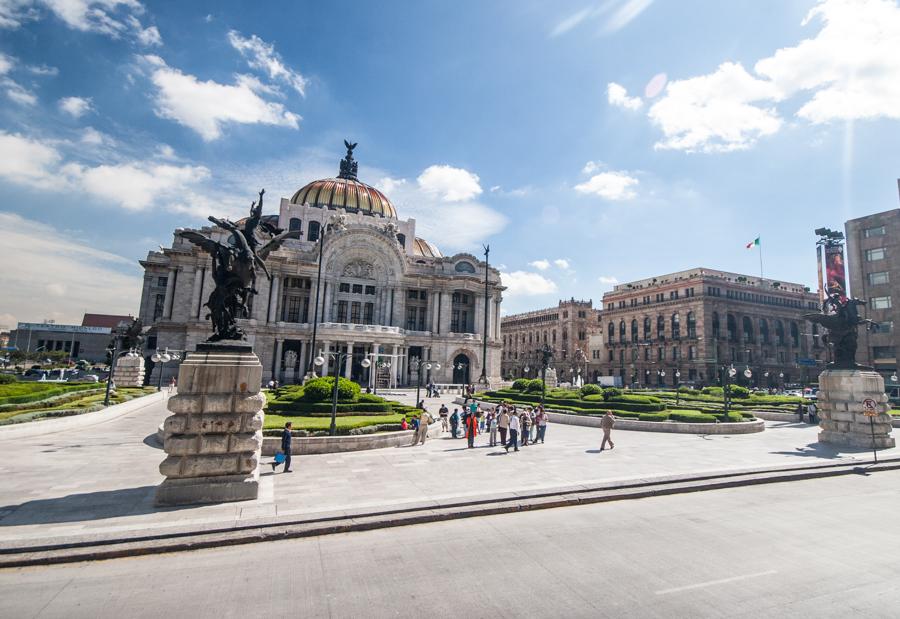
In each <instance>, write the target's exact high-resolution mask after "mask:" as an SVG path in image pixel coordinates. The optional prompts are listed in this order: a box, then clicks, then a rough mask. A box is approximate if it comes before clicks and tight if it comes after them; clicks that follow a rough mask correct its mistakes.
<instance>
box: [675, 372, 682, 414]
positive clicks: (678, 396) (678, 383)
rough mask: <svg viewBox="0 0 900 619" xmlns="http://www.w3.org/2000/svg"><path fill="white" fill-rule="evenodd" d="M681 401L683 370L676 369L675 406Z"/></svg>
mask: <svg viewBox="0 0 900 619" xmlns="http://www.w3.org/2000/svg"><path fill="white" fill-rule="evenodd" d="M680 401H681V371H680V370H678V369H676V370H675V406H678V403H679V402H680Z"/></svg>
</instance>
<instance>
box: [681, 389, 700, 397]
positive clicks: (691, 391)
mask: <svg viewBox="0 0 900 619" xmlns="http://www.w3.org/2000/svg"><path fill="white" fill-rule="evenodd" d="M678 391H679V393H686V394H688V395H700V390H699V389H691V388H690V387H679V388H678Z"/></svg>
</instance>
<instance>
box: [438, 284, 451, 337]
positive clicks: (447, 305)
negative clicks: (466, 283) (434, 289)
mask: <svg viewBox="0 0 900 619" xmlns="http://www.w3.org/2000/svg"><path fill="white" fill-rule="evenodd" d="M452 311H453V293H452V292H450V291H447V292H444V294H442V295H441V333H450V313H451V312H452Z"/></svg>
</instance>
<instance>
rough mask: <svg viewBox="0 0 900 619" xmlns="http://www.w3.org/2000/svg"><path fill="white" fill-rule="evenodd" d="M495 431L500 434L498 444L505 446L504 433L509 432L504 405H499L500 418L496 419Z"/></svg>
mask: <svg viewBox="0 0 900 619" xmlns="http://www.w3.org/2000/svg"><path fill="white" fill-rule="evenodd" d="M497 430H498V431H499V432H500V444H501V445H506V433H507V432H508V431H509V413H508V412H507V410H506V405H505V404H501V405H500V418H499V419H497Z"/></svg>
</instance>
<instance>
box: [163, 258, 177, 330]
mask: <svg viewBox="0 0 900 619" xmlns="http://www.w3.org/2000/svg"><path fill="white" fill-rule="evenodd" d="M177 273H178V269H176V268H171V269H169V277H168V278H167V279H166V299H165V301H164V302H163V318H171V317H172V301H174V299H173V296H174V292H175V277H176V274H177Z"/></svg>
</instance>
